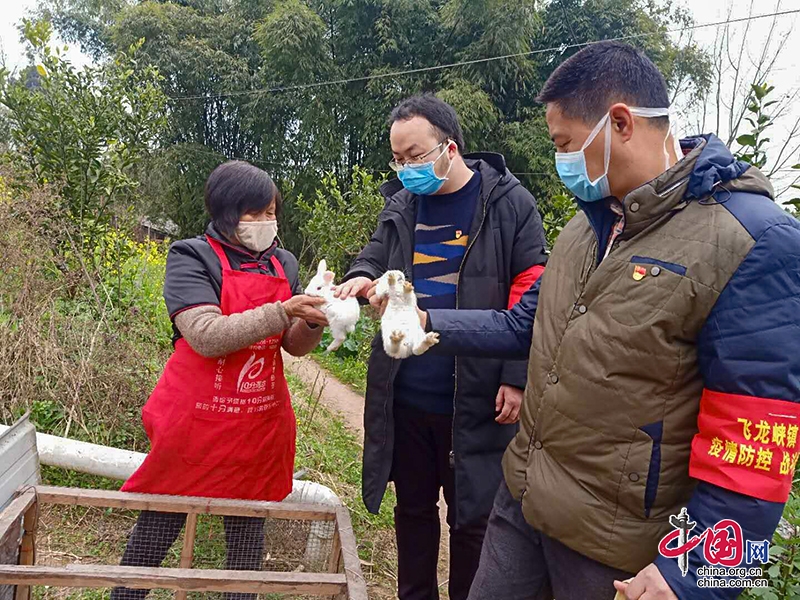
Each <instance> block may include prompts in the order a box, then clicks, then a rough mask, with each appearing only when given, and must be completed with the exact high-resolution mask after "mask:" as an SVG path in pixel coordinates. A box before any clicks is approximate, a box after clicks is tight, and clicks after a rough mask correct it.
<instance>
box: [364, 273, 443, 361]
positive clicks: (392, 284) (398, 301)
mask: <svg viewBox="0 0 800 600" xmlns="http://www.w3.org/2000/svg"><path fill="white" fill-rule="evenodd" d="M375 294H376V295H377V296H378V298H386V297H388V298H389V302H388V304H387V305H386V312H384V313H383V317H381V332H382V334H383V349H384V350H385V351H386V354H388V355H389V356H391V357H392V358H408V357H409V356H411V355H412V354H413V355H415V356H420V355H421V354H424V353H425V352H427V351H428V350H429V349H430V348H431V347H432V346H435V345H436V344H438V343H439V334H438V333H434V332H430V333H425V330H424V329H422V326H421V325H420V323H419V316H418V315H417V296H416V294H415V293H414V286H413V285H411V282H410V281H406V277H405V275H403V273H402V271H387V272H386V273H384V274H383V276H381V278H380V279H379V280H378V285H377V286H376V288H375Z"/></svg>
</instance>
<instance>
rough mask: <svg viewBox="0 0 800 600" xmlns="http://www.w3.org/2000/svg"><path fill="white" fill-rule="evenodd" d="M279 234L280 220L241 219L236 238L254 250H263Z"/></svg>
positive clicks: (270, 244)
mask: <svg viewBox="0 0 800 600" xmlns="http://www.w3.org/2000/svg"><path fill="white" fill-rule="evenodd" d="M277 236H278V221H276V220H274V219H273V220H272V221H239V225H238V226H237V227H236V239H238V240H239V243H240V244H241V245H242V246H244V247H245V248H248V249H249V250H252V251H253V252H263V251H264V250H266V249H267V248H269V247H270V246H272V242H274V241H275V238H276V237H277Z"/></svg>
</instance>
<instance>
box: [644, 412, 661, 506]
mask: <svg viewBox="0 0 800 600" xmlns="http://www.w3.org/2000/svg"><path fill="white" fill-rule="evenodd" d="M639 429H641V430H642V431H644V432H645V433H646V434H647V435H649V436H650V438H651V439H652V440H653V449H652V450H651V451H650V467H649V469H648V471H647V482H646V483H645V486H644V516H645V517H647V518H648V519H649V518H650V509H652V508H653V503H655V501H656V495H657V494H658V478H659V474H660V472H661V436H662V433H663V430H664V422H663V421H657V422H655V423H650V424H649V425H645V426H643V427H640V428H639Z"/></svg>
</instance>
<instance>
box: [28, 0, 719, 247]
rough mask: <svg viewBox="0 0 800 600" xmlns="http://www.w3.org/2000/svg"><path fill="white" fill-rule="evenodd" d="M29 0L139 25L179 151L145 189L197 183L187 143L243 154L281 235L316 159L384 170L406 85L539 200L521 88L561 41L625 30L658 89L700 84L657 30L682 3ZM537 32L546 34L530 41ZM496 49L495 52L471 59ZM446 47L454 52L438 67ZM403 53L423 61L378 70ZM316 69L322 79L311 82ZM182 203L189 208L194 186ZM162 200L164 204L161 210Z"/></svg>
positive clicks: (349, 169)
mask: <svg viewBox="0 0 800 600" xmlns="http://www.w3.org/2000/svg"><path fill="white" fill-rule="evenodd" d="M41 2H43V6H44V7H45V9H46V11H49V13H50V14H52V15H53V17H54V19H55V22H56V23H57V24H58V26H59V31H60V33H61V34H62V35H63V36H65V37H67V38H68V39H74V40H79V41H81V42H82V43H84V44H87V45H92V44H94V47H95V48H96V49H97V51H98V52H101V53H106V54H107V53H109V52H112V51H115V50H116V49H119V48H127V47H128V46H130V45H131V44H132V43H134V42H135V41H136V40H138V39H140V38H142V39H144V43H143V44H142V47H141V52H142V55H143V56H144V57H146V59H145V60H147V61H150V62H151V63H152V64H154V65H155V66H156V67H157V68H158V70H159V72H160V73H161V74H162V75H163V80H162V83H161V85H162V89H163V90H164V92H165V93H166V94H167V95H168V96H170V97H171V99H170V101H169V115H170V129H169V132H168V134H167V135H166V136H165V138H164V144H165V145H167V146H169V147H170V148H171V150H170V151H171V154H170V156H171V157H172V158H173V159H174V160H175V161H176V162H177V163H178V164H180V165H181V167H180V169H176V170H175V174H176V176H179V177H182V178H185V180H186V182H182V183H180V184H177V185H171V184H170V185H169V187H168V192H167V193H163V194H160V196H161V197H162V198H163V199H164V201H165V203H166V202H167V201H168V199H170V198H173V197H174V190H175V189H181V190H189V189H190V188H192V189H195V190H196V189H197V186H196V185H195V184H190V183H187V182H196V181H199V180H200V179H201V178H202V177H201V176H204V175H206V174H207V171H205V172H203V171H202V169H205V168H206V166H207V165H206V164H205V163H203V162H202V161H200V160H196V159H197V157H198V156H199V155H200V151H204V152H206V153H208V152H212V153H215V154H216V155H218V156H225V157H230V158H233V157H238V158H245V159H249V160H251V161H253V162H254V163H255V164H257V165H259V166H262V167H263V168H265V169H267V170H268V171H269V172H270V173H271V174H272V175H273V176H274V177H275V178H276V179H277V180H278V181H279V185H280V186H281V189H282V190H283V191H284V193H285V195H286V196H287V198H288V201H287V205H286V208H287V215H286V222H287V223H288V224H289V225H290V227H291V229H292V230H291V231H288V232H287V233H288V234H289V235H288V236H287V240H288V243H289V244H290V246H291V247H292V248H293V249H294V250H295V251H299V250H300V248H301V239H300V237H299V236H298V235H297V232H298V229H299V219H300V215H299V214H298V213H297V211H296V207H295V205H294V202H293V200H294V198H296V197H298V196H300V195H302V196H303V197H306V198H309V197H311V198H313V197H315V196H316V191H317V190H318V189H321V188H323V187H324V185H323V184H322V179H323V176H324V174H326V173H332V174H333V175H334V176H335V178H336V181H337V184H338V185H339V186H340V187H341V190H342V191H344V190H347V189H348V186H349V184H350V178H351V177H352V173H353V168H354V167H355V166H356V165H359V166H361V167H363V168H364V169H366V170H367V171H370V172H373V173H385V172H386V170H387V168H386V162H387V161H388V159H389V154H390V153H389V144H388V131H387V127H386V117H387V115H388V114H389V112H390V111H391V109H392V108H393V106H395V105H396V104H397V103H398V102H399V101H400V100H401V99H403V98H404V97H406V96H409V95H411V94H414V93H419V92H433V93H437V94H439V95H440V97H442V98H443V99H445V100H446V101H448V102H451V103H452V104H453V105H454V106H455V107H456V109H457V110H458V111H459V113H460V114H461V117H462V121H463V126H464V129H465V133H466V139H467V150H477V149H480V150H496V151H501V152H503V153H504V154H505V155H506V159H507V161H508V164H509V166H510V167H511V169H512V170H513V171H515V172H519V173H524V174H525V175H521V176H520V179H521V180H522V181H523V183H524V184H525V185H526V186H527V187H528V188H529V189H531V191H532V192H534V194H535V195H536V196H537V198H539V200H540V204H541V205H542V210H543V212H547V211H548V210H549V209H550V207H549V204H550V199H551V198H554V197H555V196H556V195H557V194H561V193H563V191H564V190H563V188H562V187H561V186H560V183H559V181H558V179H557V176H556V175H555V169H554V163H553V158H552V156H553V150H552V145H551V143H550V141H549V139H548V136H547V131H546V128H545V127H543V124H544V120H543V113H542V109H541V107H539V106H537V105H536V103H535V101H534V97H535V94H536V91H537V90H538V89H540V87H541V84H542V83H543V82H544V80H545V78H546V77H547V76H548V75H549V74H550V73H551V72H552V70H553V69H554V68H555V66H556V65H557V64H558V63H559V62H560V61H561V60H562V59H563V58H564V57H565V56H566V55H568V54H569V53H571V52H575V51H577V47H569V46H570V45H573V44H576V43H578V42H581V43H582V42H588V41H594V40H600V39H604V38H611V37H614V38H616V37H620V36H630V41H631V42H632V43H634V44H637V45H639V46H641V47H642V48H644V49H645V50H646V51H648V52H649V53H650V55H651V56H653V58H654V59H655V60H656V62H657V63H658V65H659V67H660V68H661V69H662V70H663V71H664V72H665V73H666V75H667V78H668V81H669V83H670V86H671V89H678V88H680V89H682V90H686V89H693V90H696V94H699V92H700V91H701V90H703V89H704V86H706V85H707V83H708V79H709V76H708V67H707V63H706V62H705V60H704V55H703V53H702V52H701V51H700V50H699V49H698V48H697V46H696V45H695V44H694V43H693V42H692V40H690V39H687V40H684V41H683V42H682V43H681V44H680V45H678V44H675V43H673V42H672V40H671V37H670V35H669V34H668V29H670V28H672V27H674V26H681V25H688V24H689V23H690V19H689V17H688V16H687V14H686V13H685V12H680V11H677V10H675V9H673V8H672V7H671V5H669V4H668V3H667V4H665V3H658V2H656V1H655V0H633V1H631V0H552V1H549V2H544V3H540V2H535V1H534V0H393V1H392V2H387V1H386V0H270V1H267V2H259V1H257V0H184V1H181V2H177V1H167V0H160V1H156V0H145V1H143V2H137V3H133V2H130V3H128V2H125V1H124V0H41ZM97 3H100V4H103V7H102V9H100V8H98V6H97ZM109 15H113V17H111V16H109ZM90 32H91V34H90ZM548 48H556V49H557V50H555V51H553V50H547V51H546V52H539V50H542V49H548ZM562 48H563V52H561V51H559V50H558V49H562ZM496 56H506V57H507V58H503V59H500V60H490V61H486V60H485V59H486V58H489V57H496ZM460 62H466V63H467V64H464V65H462V66H458V67H452V68H439V66H440V65H447V64H453V63H460ZM417 69H423V71H421V72H417V73H414V74H406V75H394V74H393V73H397V72H404V71H408V70H417ZM328 81H335V82H337V83H335V84H333V85H320V84H323V83H324V82H328ZM528 173H531V174H530V175H528ZM163 183H164V185H167V184H168V182H167V181H166V180H165V179H164V180H163ZM186 206H189V204H186ZM194 206H195V210H196V211H197V214H198V215H199V214H200V213H201V211H202V203H201V202H200V201H199V197H198V198H196V199H195V204H194ZM169 210H170V207H169V206H167V205H166V204H165V205H164V206H163V210H162V212H164V213H167V212H169ZM200 221H201V219H200V218H199V217H197V218H195V219H188V220H186V221H185V226H186V227H193V226H192V225H191V223H193V222H194V223H196V224H199V223H200ZM194 232H195V231H190V230H188V229H187V230H184V231H182V234H183V235H188V234H190V233H194Z"/></svg>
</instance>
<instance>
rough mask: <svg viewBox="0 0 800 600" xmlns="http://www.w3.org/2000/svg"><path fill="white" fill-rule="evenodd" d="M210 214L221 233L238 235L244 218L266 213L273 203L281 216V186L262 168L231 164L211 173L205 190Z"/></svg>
mask: <svg viewBox="0 0 800 600" xmlns="http://www.w3.org/2000/svg"><path fill="white" fill-rule="evenodd" d="M205 200H206V210H207V211H208V214H209V215H210V216H211V220H212V221H213V222H214V225H215V226H216V228H217V230H218V231H219V232H220V233H221V234H223V235H224V236H226V237H228V238H233V236H234V235H235V234H236V226H237V225H238V224H239V220H240V219H241V218H242V215H244V214H245V213H248V212H257V211H262V210H264V209H265V208H267V207H268V206H270V205H271V204H272V203H273V202H275V203H276V206H275V212H276V213H278V216H280V210H281V205H282V203H283V201H282V198H281V194H280V192H279V191H278V186H276V185H275V183H274V182H273V181H272V178H271V177H270V176H269V175H267V174H266V173H265V172H264V171H262V170H261V169H259V168H258V167H254V166H253V165H251V164H250V163H247V162H244V161H241V160H231V161H228V162H225V163H222V164H221V165H219V166H218V167H217V168H216V169H214V170H213V171H212V172H211V175H209V176H208V179H207V180H206V187H205Z"/></svg>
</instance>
